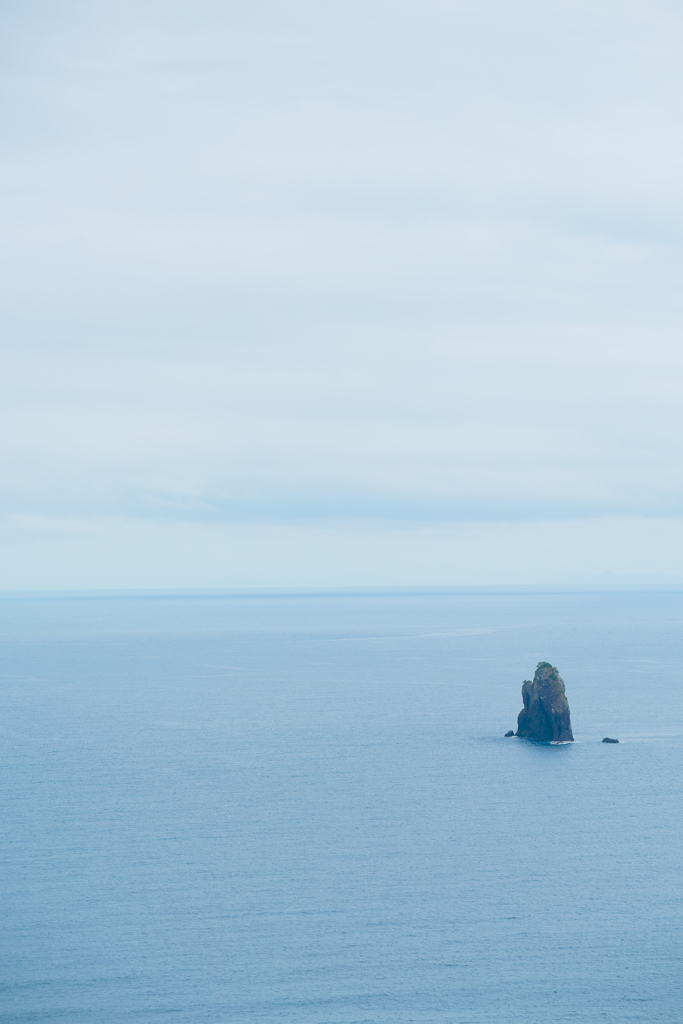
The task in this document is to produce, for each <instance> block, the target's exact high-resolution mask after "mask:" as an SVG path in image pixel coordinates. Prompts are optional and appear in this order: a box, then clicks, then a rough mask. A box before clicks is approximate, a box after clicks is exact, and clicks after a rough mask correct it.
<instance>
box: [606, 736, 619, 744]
mask: <svg viewBox="0 0 683 1024" xmlns="http://www.w3.org/2000/svg"><path fill="white" fill-rule="evenodd" d="M602 742H603V743H618V742H619V740H613V739H612V737H611V736H605V738H604V740H603V741H602Z"/></svg>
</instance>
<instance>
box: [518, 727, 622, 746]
mask: <svg viewBox="0 0 683 1024" xmlns="http://www.w3.org/2000/svg"><path fill="white" fill-rule="evenodd" d="M514 735H515V733H514V730H512V729H510V731H509V732H506V733H505V739H507V738H508V736H514ZM603 743H604V740H603Z"/></svg>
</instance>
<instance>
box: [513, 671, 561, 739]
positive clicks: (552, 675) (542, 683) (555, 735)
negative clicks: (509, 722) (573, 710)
mask: <svg viewBox="0 0 683 1024" xmlns="http://www.w3.org/2000/svg"><path fill="white" fill-rule="evenodd" d="M522 699H523V701H524V707H523V708H522V710H521V711H520V713H519V715H518V717H517V735H518V736H524V737H526V739H529V740H538V741H540V742H543V743H567V742H570V741H572V740H573V739H574V736H573V735H572V723H571V719H570V717H569V703H568V702H567V696H566V694H565V692H564V683H563V682H562V680H561V679H560V673H559V672H558V671H557V669H556V668H554V667H553V666H552V665H551V664H550V663H549V662H547V661H539V663H538V665H537V666H536V674H535V675H534V679H533V682H532V681H531V680H530V679H525V680H524V683H523V685H522Z"/></svg>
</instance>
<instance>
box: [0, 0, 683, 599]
mask: <svg viewBox="0 0 683 1024" xmlns="http://www.w3.org/2000/svg"><path fill="white" fill-rule="evenodd" d="M681 52H683V7H682V6H681V5H680V4H674V3H657V2H653V0H648V2H647V3H640V2H635V0H633V2H601V0H594V2H591V3H588V2H586V3H583V2H551V3H548V2H547V0H545V2H540V0H538V2H536V0H529V2H512V3H510V2H509V0H508V2H502V0H478V2H476V3H475V2H449V0H441V2H437V0H432V2H430V0H421V2H407V0H397V2H388V0H387V2H380V0H363V2H362V3H361V2H358V3H356V2H351V3H345V4H330V3H324V2H323V3H321V2H320V0H316V2H288V3H286V4H285V3H276V2H267V0H265V2H264V0H260V2H259V0H255V2H251V3H249V4H245V3H240V4H236V3H230V2H209V0H193V2H189V0H176V2H172V0H171V2H168V0H166V2H163V3H162V2H150V0H137V2H135V3H132V2H121V0H118V2H116V3H113V2H109V0H105V2H102V3H97V4H93V3H91V2H75V0H62V2H59V0H57V2H55V0H51V2H36V0H23V2H22V3H12V2H6V3H4V4H3V5H2V9H1V11H0V69H1V70H0V89H1V95H2V104H1V106H0V117H1V119H2V131H1V135H0V138H1V146H2V166H1V171H0V175H1V189H0V200H1V210H2V232H1V238H2V243H1V252H0V259H1V260H2V274H1V278H0V290H1V292H2V306H1V311H0V326H1V333H2V339H3V343H2V347H3V358H2V365H3V372H2V377H1V381H0V387H1V389H2V392H1V397H2V401H1V403H0V408H1V414H2V426H1V430H0V466H1V472H2V480H3V485H4V486H3V502H2V516H1V519H0V589H14V588H22V587H27V588H30V589H34V588H41V587H47V588H68V587H79V588H85V587H103V588H109V587H136V586H140V587H166V586H168V587H184V586H187V587H202V586H211V587H222V586H225V587H232V586H238V587H242V586H268V585H272V586H288V585H292V586H306V585H318V586H325V585H331V586H333V585H338V584H345V585H362V584H392V583H393V584H398V585H400V584H406V585H409V584H444V585H445V584H449V583H454V584H457V583H477V582H480V583H494V582H511V581H518V582H532V581H536V580H553V581H559V580H563V579H569V578H574V577H586V576H590V575H592V574H594V573H600V572H603V571H609V572H617V573H638V572H645V573H650V572H668V573H674V574H683V546H682V545H681V541H683V478H682V474H681V461H682V460H681V456H682V454H683V452H682V449H683V432H682V426H683V423H682V417H681V412H680V410H681V397H682V394H683V345H682V327H683V290H682V288H681V281H682V280H683V251H682V248H681V243H682V241H683V189H682V188H681V181H683V63H682V62H681V59H680V55H681Z"/></svg>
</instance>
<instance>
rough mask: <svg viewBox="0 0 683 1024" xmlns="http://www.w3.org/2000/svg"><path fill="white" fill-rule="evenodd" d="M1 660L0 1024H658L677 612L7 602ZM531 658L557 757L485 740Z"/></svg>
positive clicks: (638, 598) (0, 620)
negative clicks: (566, 728) (567, 721)
mask: <svg viewBox="0 0 683 1024" xmlns="http://www.w3.org/2000/svg"><path fill="white" fill-rule="evenodd" d="M0 634H1V637H0V641H1V642H0V651H1V655H2V657H1V662H0V672H1V684H2V685H1V696H0V752H1V764H2V775H1V779H2V781H1V784H0V823H1V827H0V947H1V948H0V967H1V970H0V1019H2V1021H3V1024H29V1022H50V1024H52V1022H54V1024H81V1022H83V1024H86V1022H87V1024H126V1022H130V1024H171V1022H173V1024H176V1022H177V1024H181V1022H182V1024H185V1022H187V1024H190V1022H191V1024H203V1022H207V1024H209V1022H211V1024H214V1022H215V1024H503V1022H505V1024H546V1022H553V1024H570V1022H571V1024H598V1022H600V1024H603V1022H608V1024H626V1022H636V1021H638V1022H647V1024H655V1022H657V1024H659V1022H662V1024H663V1022H667V1024H669V1022H671V1024H674V1022H676V1024H680V1022H681V1021H682V1020H683V964H682V962H681V960H682V954H683V592H681V591H680V590H676V589H668V590H667V589H646V588H643V587H641V588H640V589H637V588H628V587H622V588H618V587H612V588H602V589H600V588H596V587H592V588H589V587H586V588H581V587H574V588H564V589H563V588H552V587H545V588H543V587H536V588H511V587H508V588H461V589H458V590H452V591H445V590H434V591H430V590H422V591H403V590H386V591H380V590H375V591H338V592H335V591H318V592H303V591H301V592H291V593H285V592H270V593H242V594H237V593H195V592H192V593H172V594H171V593H165V594H164V593H156V594H155V593H145V594H20V595H16V594H15V595H10V594H5V595H3V596H1V597H0ZM541 660H545V661H550V662H551V663H552V664H553V665H556V666H557V667H558V669H559V671H560V674H561V676H562V677H563V679H564V681H565V684H566V691H567V696H568V699H569V704H570V707H571V714H572V724H573V729H574V736H575V742H574V743H572V744H565V745H544V744H535V743H532V742H529V741H527V740H519V739H517V738H505V737H504V734H505V732H507V731H508V730H509V729H513V728H515V726H516V718H517V714H518V712H519V710H520V709H521V706H522V700H521V685H522V681H523V680H524V679H528V678H531V677H532V676H533V673H534V669H535V667H536V663H537V662H539V661H541ZM606 735H609V736H612V737H615V738H617V739H618V740H619V743H618V744H603V743H602V742H601V741H602V739H603V737H604V736H606Z"/></svg>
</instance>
